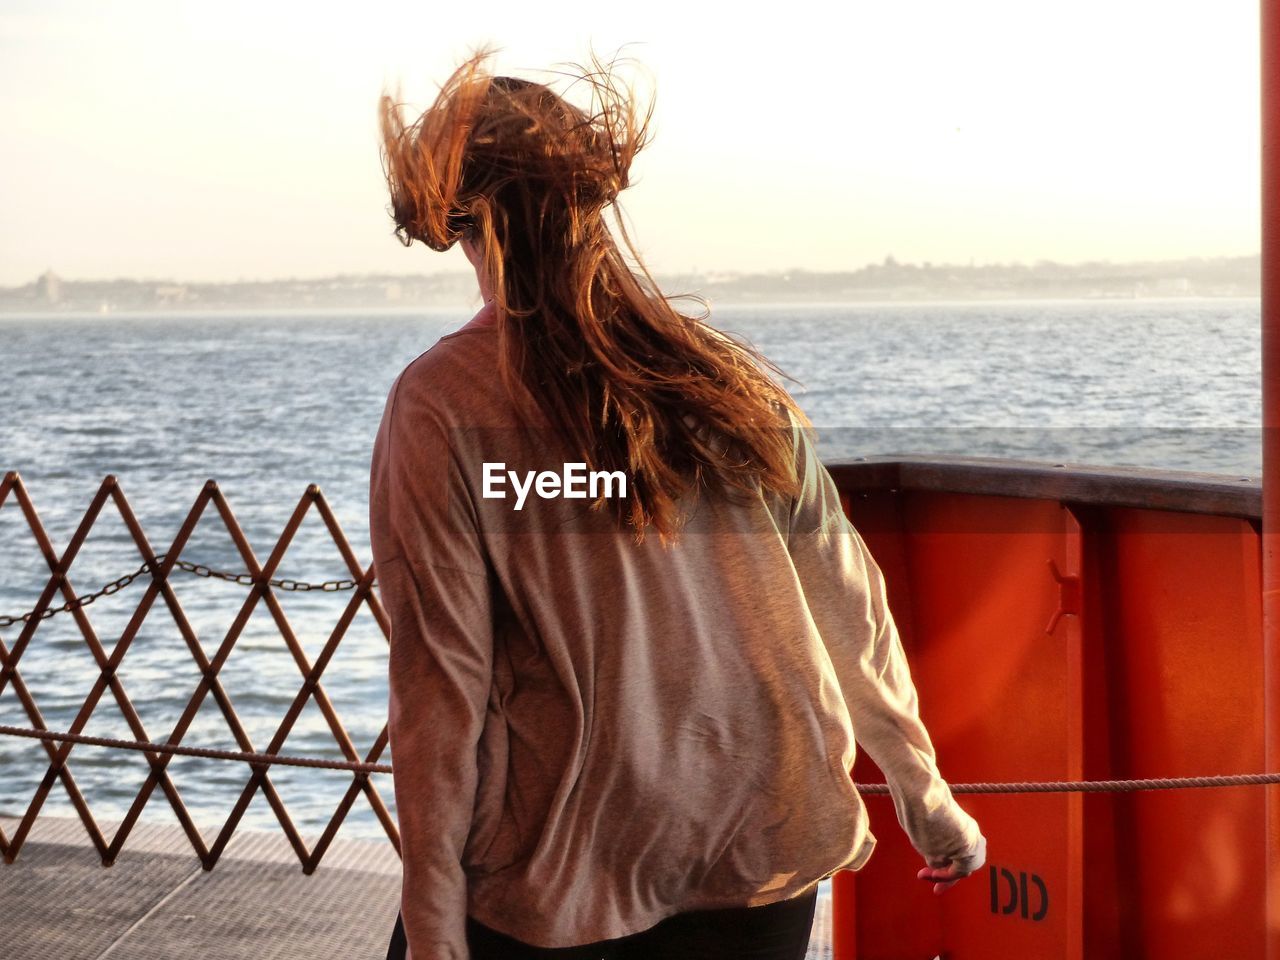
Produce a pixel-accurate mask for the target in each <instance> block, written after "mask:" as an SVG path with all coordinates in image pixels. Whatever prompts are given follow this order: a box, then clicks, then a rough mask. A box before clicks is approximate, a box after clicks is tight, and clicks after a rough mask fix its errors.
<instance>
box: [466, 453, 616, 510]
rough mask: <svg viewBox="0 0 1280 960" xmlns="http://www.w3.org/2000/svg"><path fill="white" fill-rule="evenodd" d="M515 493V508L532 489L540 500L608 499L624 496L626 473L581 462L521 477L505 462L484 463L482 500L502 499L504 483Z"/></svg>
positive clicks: (517, 508)
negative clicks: (593, 466)
mask: <svg viewBox="0 0 1280 960" xmlns="http://www.w3.org/2000/svg"><path fill="white" fill-rule="evenodd" d="M508 484H510V486H511V489H512V490H514V491H515V495H516V505H515V509H516V510H522V509H524V502H525V500H526V499H528V497H529V493H530V492H531V491H532V492H533V493H536V494H537V495H538V496H539V497H541V498H542V499H543V500H554V499H556V498H557V497H563V498H564V499H566V500H585V499H587V498H588V497H590V498H591V499H592V500H596V499H598V498H600V497H605V498H607V499H612V498H613V497H625V496H626V495H627V475H626V474H625V473H623V472H622V471H621V470H612V471H610V470H588V469H587V465H586V464H585V463H566V464H565V465H564V468H563V469H562V470H561V471H560V472H559V473H556V472H555V471H554V470H542V471H540V472H535V471H533V470H529V471H526V472H525V474H524V476H523V477H522V476H521V475H520V474H518V473H517V472H516V471H514V470H508V469H507V465H506V464H505V463H486V464H485V465H484V489H483V493H482V496H483V497H484V498H485V499H486V500H505V499H506V498H507V490H506V488H507V486H508Z"/></svg>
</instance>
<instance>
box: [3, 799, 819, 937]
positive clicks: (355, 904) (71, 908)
mask: <svg viewBox="0 0 1280 960" xmlns="http://www.w3.org/2000/svg"><path fill="white" fill-rule="evenodd" d="M0 826H2V827H3V828H4V831H5V834H6V836H12V835H13V831H14V828H15V827H16V826H17V821H16V820H13V819H10V818H7V817H0ZM103 829H104V832H105V833H106V836H107V837H108V838H109V837H110V836H111V835H112V832H113V830H114V825H111V824H103ZM399 898H400V859H399V857H397V856H396V853H395V850H394V849H393V848H392V846H391V844H390V843H388V842H386V841H382V840H336V841H335V842H334V844H333V846H332V847H331V848H330V849H329V851H328V853H326V854H325V858H324V860H323V861H321V863H320V866H319V867H318V868H317V870H316V872H315V873H314V874H312V875H311V876H306V875H304V874H303V872H302V868H301V866H300V865H299V863H298V860H297V858H296V856H295V855H294V853H293V850H292V848H290V847H289V845H288V842H287V841H286V840H285V839H284V837H283V835H281V834H270V833H254V832H244V833H238V834H236V835H235V837H234V838H233V839H232V841H231V842H230V843H229V844H228V845H227V849H226V852H225V853H223V855H222V858H221V859H220V860H219V861H218V864H217V865H216V866H215V867H214V868H213V870H211V871H208V872H206V871H205V870H204V869H203V868H202V867H201V866H200V861H199V860H198V859H197V858H196V856H195V854H194V853H193V852H192V850H191V847H190V844H189V843H188V841H187V839H186V836H185V835H184V834H183V833H182V831H181V830H180V829H179V828H178V827H171V826H155V825H148V824H139V825H138V826H137V827H135V828H134V830H133V832H132V833H131V834H130V836H129V840H128V842H127V843H126V844H125V849H124V850H123V851H122V853H121V855H120V858H119V860H117V861H116V863H115V865H114V866H112V867H109V868H108V867H103V866H102V863H101V861H100V860H99V859H98V856H97V854H96V853H95V851H94V849H93V845H92V844H91V843H90V842H89V838H88V837H87V836H86V834H85V831H84V827H83V825H82V824H81V823H80V821H79V820H75V819H64V818H38V819H37V820H36V822H35V825H34V826H33V828H32V831H31V834H30V836H29V837H28V838H27V840H26V843H25V844H23V847H22V850H21V852H20V853H19V855H18V859H17V861H16V862H15V863H12V864H5V863H4V862H3V861H0V957H4V958H7V960H106V958H110V960H175V958H186V957H193V958H211V960H277V958H279V960H304V958H305V960H315V958H323V957H334V958H339V957H340V958H343V960H347V958H353V960H354V958H371V960H381V958H382V957H384V956H385V955H386V949H387V941H388V939H389V938H390V935H391V929H392V927H393V925H394V924H395V917H396V910H397V907H398V905H399ZM829 929H830V898H828V897H820V898H819V900H818V915H817V917H816V918H815V920H814V937H813V941H812V942H811V944H810V947H809V954H808V956H809V958H811V960H825V958H829V957H830V956H831V949H830V945H829V937H828V934H827V931H828V930H829Z"/></svg>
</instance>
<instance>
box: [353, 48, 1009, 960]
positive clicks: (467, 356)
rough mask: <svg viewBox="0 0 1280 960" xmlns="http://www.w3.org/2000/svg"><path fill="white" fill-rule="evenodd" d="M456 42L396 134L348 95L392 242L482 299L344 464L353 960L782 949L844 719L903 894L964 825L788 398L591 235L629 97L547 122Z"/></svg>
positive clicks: (614, 172)
mask: <svg viewBox="0 0 1280 960" xmlns="http://www.w3.org/2000/svg"><path fill="white" fill-rule="evenodd" d="M486 57H487V54H484V53H481V54H478V55H477V56H475V57H473V58H472V59H470V60H469V61H468V62H467V63H465V64H464V65H463V66H462V67H461V68H459V70H458V71H457V72H456V73H455V74H454V75H453V76H452V77H451V78H450V79H449V81H448V82H447V83H446V84H445V86H444V87H443V89H442V91H441V93H440V95H439V97H438V98H437V100H436V101H435V103H434V105H433V106H432V107H431V108H430V109H429V110H427V111H426V113H424V114H423V115H422V116H421V117H420V118H419V119H418V120H417V121H416V122H415V123H413V124H411V125H406V124H405V123H404V122H403V120H402V119H401V115H400V111H399V108H398V107H396V106H395V105H394V104H393V103H392V102H391V101H390V100H389V99H387V98H384V99H383V105H382V132H383V139H384V150H385V164H386V172H387V179H388V184H389V187H390V192H391V200H392V210H393V214H394V217H395V221H396V224H397V228H398V233H399V235H400V237H401V238H402V240H403V241H404V242H405V243H406V244H408V243H411V242H412V241H414V240H419V241H421V242H423V243H425V244H427V245H428V246H430V247H431V248H432V249H435V250H446V249H448V248H449V247H450V246H451V245H452V244H454V243H455V242H461V243H462V246H463V249H464V250H465V251H466V253H467V255H468V257H469V259H470V260H471V262H472V264H473V265H474V266H475V268H476V274H477V278H478V281H479V284H480V289H481V293H482V296H483V297H484V300H485V305H484V307H483V308H482V309H481V310H480V312H479V313H478V314H477V315H476V317H475V318H474V319H473V320H472V321H471V322H470V323H468V324H467V325H466V327H464V328H463V329H462V330H460V331H459V332H457V333H455V334H452V335H450V336H446V337H444V338H442V339H441V340H440V342H439V343H438V344H436V345H435V346H434V347H432V348H431V349H430V350H428V351H426V352H425V353H424V354H422V355H421V356H420V357H418V358H417V359H416V360H414V361H413V362H412V363H411V364H409V366H408V367H407V368H406V369H405V370H404V371H403V373H401V375H400V376H399V378H398V379H397V380H396V382H395V384H394V386H393V387H392V389H391V393H390V396H389V398H388V401H387V406H386V411H385V414H384V417H383V421H382V425H381V427H380V430H379V433H378V437H377V440H376V442H375V447H374V453H373V462H372V470H371V488H370V493H371V500H370V521H371V537H372V544H373V552H374V558H375V561H376V563H377V571H378V580H379V583H380V586H381V594H382V600H383V603H384V604H385V605H386V607H387V611H388V614H389V616H390V618H391V623H392V630H391V650H390V712H389V723H390V733H391V747H392V753H393V762H394V765H395V771H396V772H395V794H396V802H397V807H398V811H399V822H400V830H401V842H402V854H403V858H404V886H403V896H402V901H401V920H400V922H398V923H397V929H396V933H395V937H394V939H393V943H392V945H391V949H390V951H389V955H390V956H404V955H406V946H407V948H408V953H407V955H410V956H412V957H414V958H415V960H465V958H467V957H471V958H472V960H485V958H503V960H518V958H523V957H543V958H556V957H559V958H565V960H568V958H583V960H587V958H600V957H610V958H623V957H626V958H640V957H644V958H654V957H661V958H666V960H680V958H686V957H688V958H692V957H698V958H708V957H712V958H714V957H725V958H730V957H732V958H735V960H742V958H748V957H759V958H777V960H781V958H789V960H794V958H799V957H802V956H803V955H804V953H805V945H806V943H807V941H808V938H809V928H810V926H811V924H812V918H813V910H814V898H815V895H816V888H817V885H818V883H819V881H821V880H822V879H824V878H826V877H829V876H830V875H831V874H832V873H834V872H835V871H836V870H840V869H857V868H859V867H861V866H862V865H863V864H864V863H865V862H866V860H867V858H868V857H869V856H870V854H871V850H872V847H873V845H874V843H875V841H874V838H873V837H872V836H871V834H870V833H869V832H868V829H867V819H866V812H865V809H864V807H863V805H862V802H861V800H860V798H859V796H858V794H857V792H856V791H855V790H854V788H853V785H852V782H851V780H850V775H849V771H850V768H851V766H852V763H853V758H854V743H855V736H856V738H857V741H858V742H859V743H860V744H861V745H862V747H863V749H865V750H866V751H867V753H868V754H869V755H870V756H871V758H872V759H873V760H875V762H876V763H877V764H878V765H879V766H880V768H881V769H882V770H883V771H884V772H885V774H886V777H887V779H888V782H889V785H890V789H891V792H892V795H893V800H894V805H895V808H896V810H897V814H898V818H899V820H900V821H901V823H902V826H903V827H904V828H905V829H906V831H907V833H908V835H909V836H910V838H911V840H912V842H913V843H914V845H915V846H916V848H917V849H918V850H919V851H920V853H921V854H922V855H923V856H924V857H925V859H926V863H927V866H926V867H925V869H923V870H922V871H921V872H920V876H921V877H922V878H924V879H926V880H930V881H932V882H934V883H935V890H938V891H941V890H942V889H945V888H946V887H947V886H950V885H951V884H952V883H954V882H955V881H956V880H957V879H959V878H960V877H962V876H964V875H966V874H968V873H970V872H972V871H973V870H974V869H976V868H977V867H978V866H980V865H981V863H982V862H983V858H984V848H985V842H984V841H983V839H982V835H981V833H980V832H979V830H978V827H977V824H976V823H975V822H974V821H973V819H972V818H971V817H969V816H968V815H967V814H966V813H965V812H964V811H963V810H961V809H960V807H959V806H958V805H957V804H956V803H955V801H954V800H953V798H952V796H951V793H950V791H949V789H948V788H947V785H946V783H945V782H944V781H943V780H942V778H941V777H940V776H939V774H938V771H937V768H936V766H935V762H934V753H933V749H932V746H931V745H930V742H929V738H928V734H927V733H926V731H925V729H924V727H923V726H922V725H921V723H920V720H919V717H918V715H917V709H916V698H915V690H914V688H913V686H912V683H911V679H910V675H909V673H908V669H907V665H906V662H905V660H904V658H903V653H902V648H901V645H900V642H899V639H898V635H897V632H896V629H895V627H894V623H893V618H892V616H891V615H890V612H889V609H888V607H887V605H886V600H885V586H884V580H883V578H882V576H881V574H880V570H879V568H878V567H877V566H876V564H875V562H874V560H872V558H871V556H870V554H869V553H868V552H867V549H866V546H865V544H864V543H863V541H862V538H861V537H860V536H859V535H858V533H857V532H856V531H855V530H854V528H853V527H852V526H851V525H850V524H849V522H848V521H847V520H846V519H845V517H844V514H843V512H842V510H841V507H840V501H839V497H838V495H837V493H836V490H835V487H834V485H833V484H832V481H831V478H830V476H829V475H828V474H827V472H826V471H825V470H824V469H823V467H822V465H821V464H820V463H819V461H818V460H817V459H816V457H815V455H814V451H813V445H812V442H811V438H810V437H809V436H808V429H807V427H808V424H807V421H806V420H805V419H804V416H803V414H802V413H801V412H800V411H799V409H798V407H797V406H796V404H795V402H794V401H793V400H792V399H791V397H789V396H788V395H787V393H786V392H785V391H784V390H783V389H782V388H781V387H779V386H778V385H777V383H776V382H775V381H774V380H773V379H772V378H771V377H770V376H769V375H768V373H767V372H766V369H764V368H766V367H767V364H765V363H764V361H763V359H762V358H761V357H759V356H758V355H757V354H756V353H754V352H753V351H752V350H751V349H750V348H748V347H746V346H744V345H742V344H739V343H738V342H736V341H734V340H732V339H730V338H728V337H726V336H725V335H723V334H721V333H718V332H716V331H715V330H713V329H712V328H711V327H710V326H708V325H707V324H705V323H703V322H701V321H699V320H697V319H693V318H689V317H685V316H683V315H681V314H680V313H678V312H677V311H676V310H675V309H674V308H673V307H672V306H671V304H670V302H669V301H668V300H667V299H665V298H664V297H663V296H662V295H661V294H660V293H659V292H658V291H657V289H656V287H655V286H654V284H653V283H652V280H651V278H650V277H649V275H648V273H647V272H645V271H644V270H643V268H639V274H637V273H635V272H633V270H632V268H631V267H630V266H629V265H628V261H627V259H625V258H624V256H623V253H622V251H621V250H620V249H619V247H618V245H617V244H616V243H615V241H614V239H613V235H612V234H611V232H610V230H609V229H608V228H607V226H606V223H605V219H604V211H605V210H606V208H607V207H609V206H610V205H611V204H613V202H614V200H615V199H616V198H617V195H618V193H619V192H620V191H621V190H622V189H624V188H625V187H626V186H627V182H628V181H627V173H628V169H629V166H630V163H631V160H632V158H633V157H634V155H635V153H636V151H637V150H639V149H640V148H641V147H642V146H643V145H644V144H645V142H646V140H647V124H648V116H647V115H646V116H644V117H640V116H639V115H638V114H637V113H636V111H635V109H634V108H633V106H632V104H631V100H630V97H629V95H628V92H627V91H625V90H623V89H621V88H620V87H619V86H618V85H617V84H616V82H615V81H614V80H613V78H612V77H611V75H610V73H609V71H608V69H607V68H604V67H601V66H600V65H599V64H596V65H595V69H593V70H591V71H588V72H586V73H585V75H584V76H582V77H581V78H580V81H581V82H583V83H585V85H586V88H587V92H589V93H590V100H591V102H590V106H589V107H588V108H586V109H583V108H579V107H577V106H574V105H572V104H570V103H569V102H568V101H567V100H566V99H563V98H562V97H560V96H559V95H557V94H555V93H554V92H552V91H551V90H550V89H549V88H547V87H546V86H543V85H540V84H535V83H530V82H527V81H522V80H515V79H511V78H507V77H492V76H490V75H488V74H487V73H486V72H485V69H484V65H485V62H486ZM617 222H618V225H619V228H621V220H620V218H619V219H618V221H617ZM622 237H623V240H624V241H625V240H626V237H625V231H623V232H622ZM627 249H630V246H629V243H627ZM631 252H632V256H633V257H634V251H631ZM635 260H636V262H637V264H638V258H635ZM597 481H598V482H597Z"/></svg>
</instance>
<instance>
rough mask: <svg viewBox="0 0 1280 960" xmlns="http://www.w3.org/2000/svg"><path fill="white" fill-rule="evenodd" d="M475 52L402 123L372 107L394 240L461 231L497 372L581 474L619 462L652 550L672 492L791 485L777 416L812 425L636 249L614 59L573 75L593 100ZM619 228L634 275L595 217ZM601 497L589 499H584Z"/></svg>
mask: <svg viewBox="0 0 1280 960" xmlns="http://www.w3.org/2000/svg"><path fill="white" fill-rule="evenodd" d="M490 56H491V54H490V53H489V52H488V51H485V50H481V51H480V52H479V53H476V54H475V55H473V56H472V57H471V58H470V59H468V60H467V61H466V62H464V63H463V64H462V65H461V66H460V67H459V68H458V69H457V70H456V71H455V72H454V73H453V75H452V76H451V77H450V78H449V79H448V81H447V82H446V83H445V84H444V86H443V87H442V88H441V91H440V93H439V95H438V96H437V98H436V100H435V103H434V104H433V105H432V106H431V107H430V108H429V109H428V110H427V111H426V112H425V113H423V114H422V115H421V116H420V117H419V118H418V119H417V120H416V121H414V122H413V123H409V124H406V122H405V120H404V117H403V113H402V109H401V107H400V106H399V105H398V104H397V103H396V102H395V101H394V100H393V99H392V98H391V97H389V96H385V95H384V96H383V97H382V101H381V126H382V141H383V163H384V169H385V172H386V177H387V184H388V187H389V189H390V193H391V212H392V215H393V217H394V219H395V223H396V234H397V235H398V236H399V237H400V239H401V240H402V242H403V243H404V244H405V245H406V246H408V245H409V244H411V243H412V242H413V241H415V240H418V241H421V242H422V243H425V244H426V245H427V246H429V247H431V248H432V249H433V250H440V251H443V250H448V249H449V248H450V247H451V246H452V245H453V244H454V243H455V242H456V241H458V240H459V239H461V238H463V237H466V238H467V239H468V240H469V241H470V242H472V243H474V244H475V245H476V247H477V248H478V249H479V250H480V251H481V255H482V257H483V261H484V266H485V268H486V269H487V271H488V275H489V277H490V278H491V279H492V281H493V287H494V301H495V306H496V312H497V320H498V338H499V355H500V360H499V364H500V371H499V372H500V375H501V377H502V380H503V382H504V384H506V386H507V389H508V390H509V391H510V392H511V394H512V396H513V397H515V398H517V400H519V399H520V398H522V397H523V398H524V399H523V401H522V402H523V403H535V404H536V405H537V406H538V408H539V409H540V412H541V414H542V417H543V419H544V420H545V421H546V422H547V426H548V427H549V428H550V429H552V430H555V431H558V432H559V433H560V434H562V435H563V436H564V437H566V438H567V439H568V440H569V441H570V443H571V444H572V447H573V449H575V450H576V451H578V452H579V455H580V456H581V457H582V459H583V461H584V462H585V463H587V464H588V466H589V468H590V469H593V470H610V471H612V470H622V471H624V472H625V473H626V474H627V475H628V477H629V496H627V497H626V498H616V499H614V500H612V501H611V502H610V505H611V506H612V507H613V509H614V511H615V513H616V516H617V519H618V521H619V524H620V525H627V524H629V525H630V526H631V528H632V530H633V534H634V537H635V539H636V540H637V541H639V540H642V539H643V538H644V535H645V531H646V529H647V528H648V527H649V526H652V527H653V528H654V529H655V530H656V531H657V533H658V535H659V537H660V539H661V540H662V541H663V542H669V541H670V540H672V539H674V538H675V536H676V535H677V532H678V529H679V527H680V525H681V523H682V521H683V519H684V518H683V516H682V515H681V510H680V506H679V504H680V500H681V497H682V496H683V495H684V494H685V493H687V492H689V491H690V490H691V489H697V488H701V487H706V488H708V489H711V490H715V491H718V492H720V493H723V494H725V495H728V496H731V497H733V496H738V495H750V496H758V495H759V494H760V492H761V490H762V489H763V490H769V491H775V492H778V493H780V494H783V495H792V494H794V493H795V492H796V487H797V480H796V470H795V450H794V442H793V433H792V430H791V422H790V420H789V418H788V411H790V412H791V414H792V416H793V417H794V418H795V420H796V421H797V422H798V423H799V424H801V425H802V426H807V425H808V420H807V419H806V418H805V416H804V414H803V413H802V412H801V411H800V409H799V407H798V406H797V405H796V403H795V401H794V400H793V399H792V398H791V397H790V396H789V395H788V393H787V392H786V390H784V389H783V388H782V387H781V386H779V384H778V383H777V382H776V381H775V380H774V379H773V378H772V377H771V376H770V375H769V371H772V372H773V373H779V372H780V371H778V370H777V368H776V367H774V366H773V365H772V364H770V363H769V362H768V361H767V360H766V359H765V358H764V357H763V356H761V355H760V354H759V353H758V352H757V351H756V350H755V349H754V348H753V347H751V346H750V345H749V344H747V343H745V342H740V341H738V340H736V339H734V338H732V337H730V336H729V335H727V334H725V333H722V332H720V331H717V330H715V329H714V328H712V327H711V326H709V325H708V324H706V323H704V322H702V319H700V318H694V317H688V316H685V315H683V314H681V313H679V312H678V311H677V310H676V309H675V308H674V307H673V306H672V304H671V302H670V300H669V299H668V298H667V297H665V296H663V295H662V294H661V292H660V291H659V290H658V288H657V284H656V283H655V282H654V281H653V278H652V276H651V275H650V274H649V272H648V270H647V269H646V268H645V267H644V265H643V264H642V263H641V261H640V258H639V256H638V255H637V254H636V251H635V248H634V246H633V245H632V243H631V241H630V238H629V237H628V236H627V233H626V228H625V226H624V224H623V222H622V217H621V214H620V213H619V211H618V208H617V205H616V204H615V203H614V201H615V200H616V199H617V197H618V194H619V193H620V192H621V191H622V190H623V189H625V188H626V187H627V185H628V182H629V181H628V171H629V169H630V166H631V161H632V159H633V158H634V157H635V155H636V153H637V152H638V151H639V150H640V149H641V148H642V147H643V146H645V145H646V143H647V142H648V139H649V124H650V120H651V117H652V113H653V107H652V102H650V106H649V109H648V111H647V112H646V113H645V114H644V115H643V116H641V115H640V114H639V113H638V112H637V110H636V108H635V106H634V103H633V100H634V98H633V96H632V93H631V90H630V88H629V87H626V86H624V85H621V84H620V83H619V82H618V81H617V80H616V78H615V77H614V75H613V66H614V65H613V64H612V63H610V64H608V65H604V64H602V63H601V62H600V61H599V60H598V59H595V58H593V59H592V61H591V67H590V68H589V69H588V68H577V70H576V71H575V72H574V73H573V74H571V75H572V76H573V77H574V83H573V85H576V84H577V83H579V82H585V84H586V85H587V87H588V89H589V91H590V103H589V106H588V107H587V108H586V109H582V108H579V107H577V106H575V105H573V104H571V103H569V102H568V101H567V100H566V99H564V98H562V97H561V96H560V95H558V94H556V93H555V92H553V91H552V90H551V89H550V88H549V87H547V86H545V85H543V84H539V83H533V82H530V81H527V80H520V79H514V78H511V77H502V76H498V77H495V76H492V75H491V74H489V73H487V72H486V71H485V69H484V68H485V63H486V61H487V60H488V58H489V57H490ZM611 205H612V206H613V209H614V214H615V222H616V223H617V226H618V230H619V232H620V235H621V237H622V241H623V243H624V244H625V247H626V250H627V252H628V253H629V255H630V261H631V262H633V263H634V264H635V265H636V271H638V273H637V272H634V271H633V269H632V268H631V267H630V266H629V265H628V260H627V258H626V257H624V255H623V253H622V251H621V250H620V249H619V247H618V244H617V243H616V242H615V240H614V237H613V234H612V232H611V231H610V230H609V228H608V225H607V223H606V221H605V216H604V213H605V210H606V208H608V207H610V206H611ZM600 506H601V502H600V501H597V503H596V507H597V508H598V507H600Z"/></svg>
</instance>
